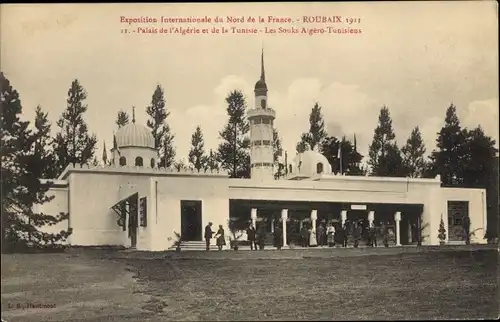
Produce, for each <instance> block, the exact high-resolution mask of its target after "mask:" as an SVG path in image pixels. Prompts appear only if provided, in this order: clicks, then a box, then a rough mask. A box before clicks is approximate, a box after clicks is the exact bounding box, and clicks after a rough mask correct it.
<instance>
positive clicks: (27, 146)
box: [0, 72, 71, 252]
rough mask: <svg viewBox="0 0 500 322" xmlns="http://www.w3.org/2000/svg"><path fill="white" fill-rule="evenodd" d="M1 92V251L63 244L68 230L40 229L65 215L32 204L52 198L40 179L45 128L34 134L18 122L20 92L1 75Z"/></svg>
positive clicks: (41, 202) (36, 129)
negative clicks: (49, 212)
mask: <svg viewBox="0 0 500 322" xmlns="http://www.w3.org/2000/svg"><path fill="white" fill-rule="evenodd" d="M0 89H1V93H0V103H1V106H2V113H1V122H2V124H1V125H2V134H1V144H0V152H1V153H0V155H1V161H2V165H1V175H2V180H1V182H2V183H1V184H2V189H1V194H2V251H5V252H12V251H18V250H24V249H26V247H43V246H46V245H47V244H52V245H53V244H54V243H56V242H58V241H64V240H65V239H66V238H67V237H68V236H69V234H70V233H71V230H70V229H68V231H61V232H60V233H57V234H49V233H46V232H44V231H43V230H41V229H40V228H42V227H43V226H45V225H55V224H57V223H59V222H61V221H63V220H66V219H67V218H68V214H58V215H55V216H52V215H48V214H43V213H36V212H35V208H36V207H35V205H37V204H43V203H45V202H47V201H50V200H51V199H52V198H53V197H48V196H46V192H47V191H48V189H49V186H50V183H49V184H44V183H42V182H41V180H40V178H41V176H42V175H43V174H44V172H45V171H47V170H46V168H45V164H46V162H47V160H50V159H48V158H47V157H46V155H45V154H43V153H40V152H41V150H40V149H41V148H44V146H43V144H44V143H45V142H46V141H44V140H42V139H41V138H44V137H45V133H46V132H45V129H46V128H45V126H43V127H40V128H41V129H42V128H43V131H40V130H39V129H38V128H37V127H36V126H35V131H34V132H33V131H31V130H29V129H28V126H29V122H26V121H21V120H20V118H19V116H20V115H21V114H22V105H21V101H20V99H19V93H18V92H17V91H16V90H15V89H13V88H12V86H11V85H10V82H9V80H8V79H7V78H6V77H5V76H4V74H3V73H1V72H0ZM37 110H39V109H37ZM40 111H41V110H40ZM37 115H40V114H39V113H37ZM40 119H43V118H41V117H40ZM45 125H46V124H45ZM42 133H43V134H42ZM40 165H43V166H40Z"/></svg>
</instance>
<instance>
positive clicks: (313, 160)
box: [291, 151, 332, 176]
mask: <svg viewBox="0 0 500 322" xmlns="http://www.w3.org/2000/svg"><path fill="white" fill-rule="evenodd" d="M291 170H292V171H291V172H292V173H293V174H302V175H307V176H315V175H318V174H331V173H332V166H331V165H330V163H329V162H328V159H327V158H326V157H325V156H324V155H322V154H321V153H319V152H317V151H305V152H303V153H300V154H298V155H297V156H296V157H295V158H294V159H293V161H292V169H291Z"/></svg>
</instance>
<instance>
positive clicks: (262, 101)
mask: <svg viewBox="0 0 500 322" xmlns="http://www.w3.org/2000/svg"><path fill="white" fill-rule="evenodd" d="M260 107H262V108H266V100H265V99H262V100H260Z"/></svg>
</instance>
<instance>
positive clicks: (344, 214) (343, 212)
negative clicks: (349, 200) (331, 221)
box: [340, 210, 347, 227]
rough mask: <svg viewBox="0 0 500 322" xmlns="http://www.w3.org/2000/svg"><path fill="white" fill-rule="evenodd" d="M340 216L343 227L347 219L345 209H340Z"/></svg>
mask: <svg viewBox="0 0 500 322" xmlns="http://www.w3.org/2000/svg"><path fill="white" fill-rule="evenodd" d="M340 217H341V218H342V227H344V224H345V221H346V220H347V210H342V212H341V213H340Z"/></svg>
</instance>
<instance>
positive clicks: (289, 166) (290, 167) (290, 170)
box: [288, 164, 292, 173]
mask: <svg viewBox="0 0 500 322" xmlns="http://www.w3.org/2000/svg"><path fill="white" fill-rule="evenodd" d="M288 173H292V165H291V164H289V165H288Z"/></svg>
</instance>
